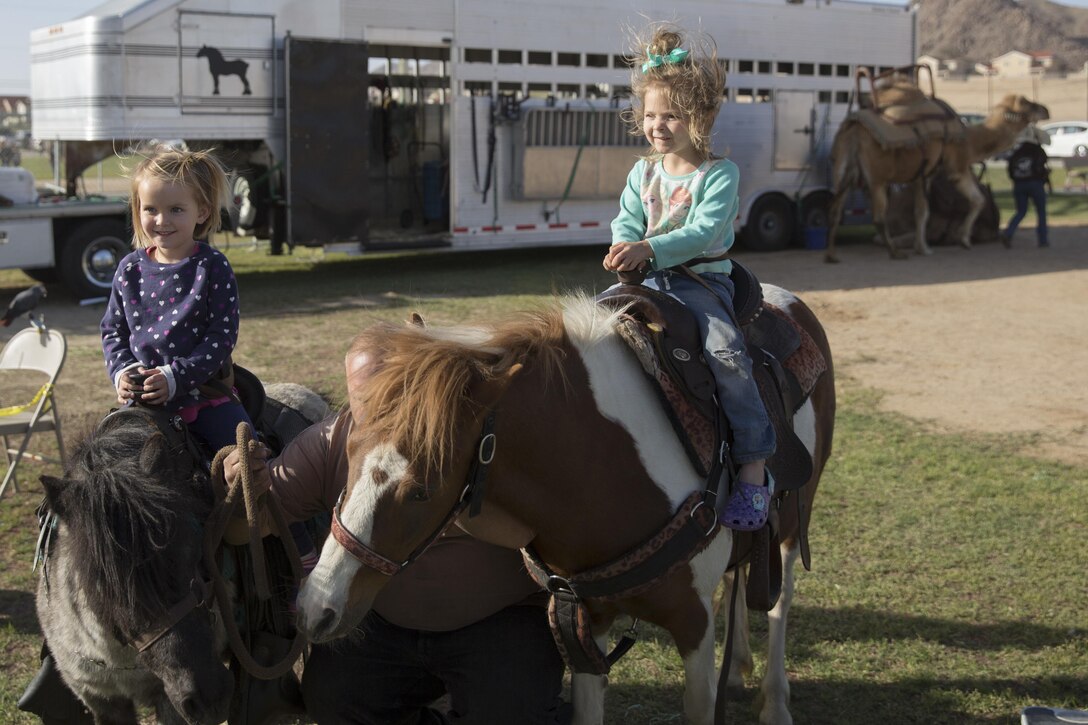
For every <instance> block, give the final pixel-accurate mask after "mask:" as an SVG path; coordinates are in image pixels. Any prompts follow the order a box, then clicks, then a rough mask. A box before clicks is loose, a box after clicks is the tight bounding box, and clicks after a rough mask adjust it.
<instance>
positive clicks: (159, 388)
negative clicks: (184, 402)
mask: <svg viewBox="0 0 1088 725" xmlns="http://www.w3.org/2000/svg"><path fill="white" fill-rule="evenodd" d="M169 394H170V385H169V383H167V381H166V376H165V375H164V374H163V373H162V371H161V370H159V369H158V368H145V367H141V368H139V369H138V370H137V371H136V372H135V373H133V372H128V373H125V374H124V375H122V376H121V379H120V381H119V382H118V383H117V402H118V403H120V404H122V405H124V404H125V403H127V402H128V401H130V400H138V401H140V402H141V403H144V404H145V405H163V404H164V403H166V400H167V397H168V396H169Z"/></svg>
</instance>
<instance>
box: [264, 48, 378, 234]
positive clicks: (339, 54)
mask: <svg viewBox="0 0 1088 725" xmlns="http://www.w3.org/2000/svg"><path fill="white" fill-rule="evenodd" d="M285 46H286V50H285V57H286V65H287V174H286V178H287V210H288V214H287V235H288V236H287V240H288V243H289V244H292V245H294V244H304V245H311V246H313V245H321V244H328V243H331V242H345V241H358V242H359V244H360V245H363V244H365V243H366V240H367V228H368V226H369V211H368V205H367V193H366V188H365V180H366V178H367V165H368V163H369V147H370V141H369V139H370V132H369V129H368V124H367V119H368V118H369V111H368V110H367V105H368V103H367V93H368V87H369V82H370V73H369V71H368V68H367V46H366V43H363V42H359V41H339V40H315V39H308V38H297V37H294V36H290V35H289V36H287V39H286V43H285Z"/></svg>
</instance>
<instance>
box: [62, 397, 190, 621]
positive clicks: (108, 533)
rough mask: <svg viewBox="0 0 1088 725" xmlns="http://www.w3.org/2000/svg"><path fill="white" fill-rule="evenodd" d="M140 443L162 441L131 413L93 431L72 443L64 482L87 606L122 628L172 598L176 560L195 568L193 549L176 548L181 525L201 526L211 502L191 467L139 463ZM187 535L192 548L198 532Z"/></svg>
mask: <svg viewBox="0 0 1088 725" xmlns="http://www.w3.org/2000/svg"><path fill="white" fill-rule="evenodd" d="M145 446H151V447H154V446H163V447H165V446H166V441H165V438H164V436H163V435H162V434H161V433H159V432H158V431H157V430H156V429H154V428H153V427H151V426H148V425H147V424H146V423H144V422H142V421H139V420H138V419H135V418H132V419H129V420H122V421H118V422H117V423H116V424H114V425H110V426H109V427H108V428H107V427H104V428H103V429H102V430H97V431H95V432H92V433H91V434H89V435H88V436H87V437H86V438H85V439H84V440H82V441H81V442H80V443H79V444H78V446H77V447H76V449H75V451H74V454H73V456H72V458H71V460H70V465H69V470H68V473H67V475H66V479H67V482H66V485H65V487H64V499H65V502H64V512H65V513H64V522H65V524H66V529H67V531H68V535H69V536H71V537H72V539H73V545H72V546H70V547H69V551H71V552H72V553H73V555H74V556H75V558H76V562H75V569H74V570H75V571H77V572H80V574H81V575H82V576H84V577H85V578H84V581H83V589H84V592H85V594H86V596H87V597H88V600H89V602H90V605H91V607H92V608H93V610H94V611H95V612H97V613H99V614H100V615H101V614H108V615H109V616H110V618H111V620H112V621H113V622H115V624H116V625H117V626H118V627H119V628H121V630H122V631H123V632H125V633H127V634H133V633H139V632H140V630H141V628H142V627H146V626H147V625H148V623H149V621H150V620H152V619H154V618H155V617H157V616H158V615H160V614H161V613H162V612H164V611H165V610H166V609H167V608H168V607H169V606H171V605H173V604H174V601H172V600H173V599H174V598H175V597H176V590H177V588H178V582H179V581H180V580H181V579H182V578H183V576H184V575H185V574H186V573H187V572H183V571H182V569H181V568H182V567H186V568H188V569H190V570H191V571H192V572H193V573H195V558H196V556H194V552H193V550H192V549H191V548H190V549H186V550H185V551H180V550H179V547H178V543H179V541H180V540H179V538H178V533H179V527H181V526H193V527H194V529H193V530H194V532H196V533H199V526H200V525H201V524H203V522H204V519H205V518H206V517H207V514H208V513H209V510H210V504H211V500H210V493H209V494H208V496H202V495H198V494H197V492H198V490H199V489H198V486H199V485H200V483H201V482H200V481H198V480H197V478H196V476H197V474H196V473H195V470H189V471H184V472H183V471H179V470H176V469H175V470H171V471H146V470H143V467H142V465H141V463H142V462H141V454H142V453H143V452H144V451H145ZM173 458H174V456H172V455H169V454H168V455H167V456H164V457H163V458H162V459H161V460H167V461H172V459H173ZM203 483H204V484H206V481H204V482H203ZM189 519H192V520H191V521H190V520H189ZM190 538H193V540H194V541H195V542H197V546H196V547H195V548H196V550H197V552H198V551H199V541H200V536H199V535H197V536H195V537H190ZM197 555H198V554H197ZM189 576H191V574H189ZM186 581H187V580H186Z"/></svg>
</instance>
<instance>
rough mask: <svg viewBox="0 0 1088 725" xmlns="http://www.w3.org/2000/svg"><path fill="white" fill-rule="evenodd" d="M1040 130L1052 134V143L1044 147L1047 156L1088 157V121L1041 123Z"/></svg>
mask: <svg viewBox="0 0 1088 725" xmlns="http://www.w3.org/2000/svg"><path fill="white" fill-rule="evenodd" d="M1039 128H1041V129H1043V130H1044V131H1046V132H1047V133H1049V134H1050V143H1049V144H1046V145H1045V146H1043V151H1046V155H1047V156H1050V157H1052V158H1053V157H1058V158H1069V157H1072V156H1076V157H1077V158H1085V157H1088V121H1058V122H1055V123H1041V124H1039Z"/></svg>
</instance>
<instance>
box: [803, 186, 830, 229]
mask: <svg viewBox="0 0 1088 725" xmlns="http://www.w3.org/2000/svg"><path fill="white" fill-rule="evenodd" d="M830 218H831V194H830V192H827V191H814V192H812V193H811V194H809V195H808V196H806V197H805V198H804V199H802V200H801V226H802V228H804V229H812V228H814V227H823V228H825V229H826V228H827V227H828V226H830V225H829V223H828V222H829V220H830Z"/></svg>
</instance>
